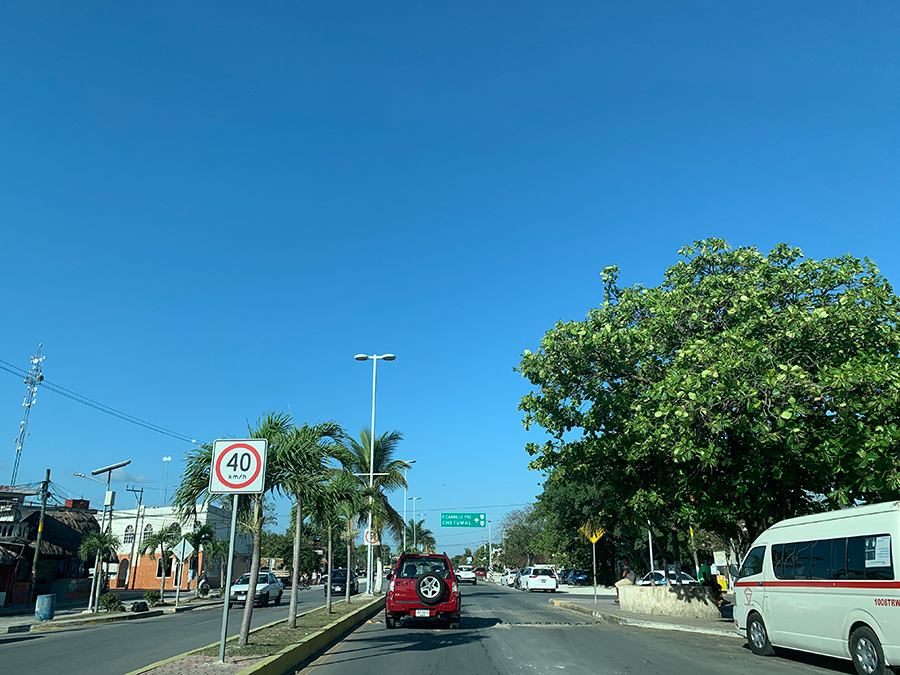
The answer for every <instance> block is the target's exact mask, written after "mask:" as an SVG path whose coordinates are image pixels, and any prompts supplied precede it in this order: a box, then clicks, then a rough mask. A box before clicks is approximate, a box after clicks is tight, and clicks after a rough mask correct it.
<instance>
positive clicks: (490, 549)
mask: <svg viewBox="0 0 900 675" xmlns="http://www.w3.org/2000/svg"><path fill="white" fill-rule="evenodd" d="M492 542H493V537H491V521H488V576H489V577H490V578H491V581H493V580H494V544H493V543H492Z"/></svg>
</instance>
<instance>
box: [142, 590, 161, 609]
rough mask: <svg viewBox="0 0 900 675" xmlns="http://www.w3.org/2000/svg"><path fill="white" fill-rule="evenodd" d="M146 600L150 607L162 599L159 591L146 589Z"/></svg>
mask: <svg viewBox="0 0 900 675" xmlns="http://www.w3.org/2000/svg"><path fill="white" fill-rule="evenodd" d="M144 600H146V601H147V604H148V605H150V607H153V606H154V605H158V604H159V601H160V596H159V591H144Z"/></svg>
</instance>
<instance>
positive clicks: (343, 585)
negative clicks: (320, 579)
mask: <svg viewBox="0 0 900 675" xmlns="http://www.w3.org/2000/svg"><path fill="white" fill-rule="evenodd" d="M322 590H323V591H325V595H328V583H327V579H326V583H324V584H322ZM346 591H347V570H346V569H345V568H343V567H338V568H337V569H334V570H331V593H332V595H334V594H335V593H346ZM355 593H359V580H358V579H357V578H356V574H354V573H353V572H351V573H350V595H353V594H355Z"/></svg>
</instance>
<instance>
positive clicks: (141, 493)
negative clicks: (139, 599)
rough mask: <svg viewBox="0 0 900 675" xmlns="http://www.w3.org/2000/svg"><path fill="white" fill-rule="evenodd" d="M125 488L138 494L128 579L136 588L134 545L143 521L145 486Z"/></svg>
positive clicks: (126, 586)
mask: <svg viewBox="0 0 900 675" xmlns="http://www.w3.org/2000/svg"><path fill="white" fill-rule="evenodd" d="M125 489H126V490H128V492H133V493H134V494H136V495H137V500H138V503H137V513H135V515H134V539H132V540H131V553H129V554H128V577H129V578H128V581H130V582H131V588H132V589H134V546H135V544H136V543H137V538H138V527H139V526H140V521H141V502H142V501H143V499H144V488H141V489H140V490H137V489H135V488H133V487H131V486H126V487H125ZM125 588H128V582H126V583H125Z"/></svg>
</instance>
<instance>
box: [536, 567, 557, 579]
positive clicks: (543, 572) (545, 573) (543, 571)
mask: <svg viewBox="0 0 900 675" xmlns="http://www.w3.org/2000/svg"><path fill="white" fill-rule="evenodd" d="M534 574H537V575H538V576H539V577H552V576H553V570H551V569H548V568H546V567H543V568H541V567H538V568H537V569H535V570H534Z"/></svg>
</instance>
